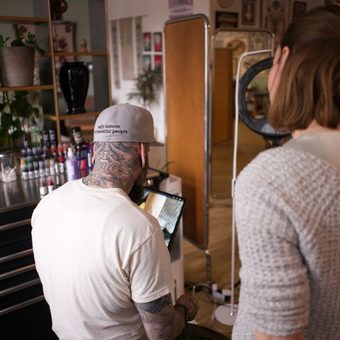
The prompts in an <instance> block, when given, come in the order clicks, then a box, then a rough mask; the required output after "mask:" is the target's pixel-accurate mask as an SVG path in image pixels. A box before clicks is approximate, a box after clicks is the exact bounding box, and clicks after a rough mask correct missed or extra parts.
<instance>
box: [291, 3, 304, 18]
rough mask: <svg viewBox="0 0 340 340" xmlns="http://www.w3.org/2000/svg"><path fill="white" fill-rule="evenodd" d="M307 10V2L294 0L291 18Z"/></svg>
mask: <svg viewBox="0 0 340 340" xmlns="http://www.w3.org/2000/svg"><path fill="white" fill-rule="evenodd" d="M306 12H307V3H306V2H303V1H294V2H293V10H292V20H294V19H297V18H298V17H300V16H302V15H304V14H305V13H306Z"/></svg>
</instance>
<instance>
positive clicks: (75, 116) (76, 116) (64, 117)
mask: <svg viewBox="0 0 340 340" xmlns="http://www.w3.org/2000/svg"><path fill="white" fill-rule="evenodd" d="M99 114H100V112H84V113H77V114H70V115H65V114H64V115H60V116H59V117H57V116H56V115H49V114H44V117H45V118H46V119H49V120H53V121H59V120H67V119H79V118H87V117H93V116H98V115H99Z"/></svg>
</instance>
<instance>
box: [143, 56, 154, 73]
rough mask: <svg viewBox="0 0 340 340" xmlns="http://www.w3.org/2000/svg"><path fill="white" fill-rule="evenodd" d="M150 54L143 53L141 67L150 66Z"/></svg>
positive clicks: (145, 68) (147, 67) (146, 67)
mask: <svg viewBox="0 0 340 340" xmlns="http://www.w3.org/2000/svg"><path fill="white" fill-rule="evenodd" d="M151 67H152V65H151V55H150V54H144V55H143V69H144V70H147V69H149V68H151Z"/></svg>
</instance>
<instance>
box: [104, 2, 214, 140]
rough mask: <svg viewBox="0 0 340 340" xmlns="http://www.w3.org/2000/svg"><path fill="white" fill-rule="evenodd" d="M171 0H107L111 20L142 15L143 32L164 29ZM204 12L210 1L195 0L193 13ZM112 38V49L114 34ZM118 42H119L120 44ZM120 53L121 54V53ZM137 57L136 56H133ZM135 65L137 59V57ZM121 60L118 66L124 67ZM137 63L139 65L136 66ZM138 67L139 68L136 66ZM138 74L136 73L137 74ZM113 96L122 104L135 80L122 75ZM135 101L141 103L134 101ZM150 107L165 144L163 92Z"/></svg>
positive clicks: (157, 134)
mask: <svg viewBox="0 0 340 340" xmlns="http://www.w3.org/2000/svg"><path fill="white" fill-rule="evenodd" d="M168 6H169V1H168V0H157V1H155V0H108V14H109V21H111V20H116V19H123V18H131V17H138V16H142V31H143V32H161V31H163V26H164V24H165V22H166V21H167V20H168V19H169V7H168ZM197 13H204V14H206V15H207V16H208V15H209V0H194V6H193V14H197ZM110 34H111V32H110ZM109 40H110V51H112V46H111V36H110V38H109ZM118 45H119V44H118ZM119 54H120V53H118V55H119ZM134 58H135V59H136V56H134ZM135 64H136V60H135ZM121 66H122V65H121V60H120V67H119V69H120V70H122V67H121ZM135 66H136V65H135ZM135 70H136V67H135ZM135 76H137V74H135ZM112 84H113V90H112V98H113V101H114V103H123V102H126V101H127V95H128V93H129V92H131V91H132V90H133V89H134V81H131V80H123V79H122V77H120V86H121V87H120V88H119V89H117V88H115V87H114V81H113V80H112ZM134 103H135V104H137V105H138V104H139V105H141V103H138V102H136V101H134ZM148 109H149V110H150V111H151V113H152V114H153V118H154V122H155V130H156V131H155V133H156V138H157V139H158V141H160V142H162V143H165V138H166V136H165V134H166V128H165V107H164V96H163V91H160V93H159V94H158V98H157V102H156V103H154V104H152V105H151V106H150V107H148Z"/></svg>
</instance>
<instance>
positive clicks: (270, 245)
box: [233, 5, 340, 340]
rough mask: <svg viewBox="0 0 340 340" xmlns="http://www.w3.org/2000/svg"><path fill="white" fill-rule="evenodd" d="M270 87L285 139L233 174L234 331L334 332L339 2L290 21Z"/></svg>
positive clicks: (338, 251) (338, 331)
mask: <svg viewBox="0 0 340 340" xmlns="http://www.w3.org/2000/svg"><path fill="white" fill-rule="evenodd" d="M268 89H269V93H270V99H271V108H270V112H269V121H270V123H271V124H272V126H273V127H274V128H276V129H278V130H281V131H287V132H290V133H291V134H292V137H293V138H292V139H291V140H290V141H288V142H287V143H286V144H284V145H283V146H281V147H277V148H273V149H270V150H267V151H265V152H263V153H261V154H260V155H259V156H257V157H256V159H255V160H254V161H252V162H251V163H250V164H249V165H248V166H247V167H246V168H245V169H244V170H243V171H242V173H241V174H240V176H239V177H238V179H237V183H236V192H235V198H236V203H235V204H236V205H235V212H236V227H237V234H238V242H239V250H240V258H241V263H242V267H241V271H240V278H241V292H240V301H239V310H238V315H237V318H236V323H235V326H234V330H233V339H242V340H246V339H254V338H255V339H257V340H258V339H272V340H274V339H282V340H283V339H285V340H286V339H287V340H288V339H291V340H293V339H318V340H322V339H331V340H332V339H340V298H339V291H340V155H339V152H340V7H338V6H336V5H333V6H324V7H319V8H315V9H313V10H311V11H310V12H308V13H307V14H306V15H305V16H304V17H302V18H299V19H298V20H296V21H294V22H293V23H292V24H291V25H290V26H289V27H288V29H287V31H286V33H285V34H284V35H283V37H282V40H281V43H280V46H279V47H278V48H277V50H276V53H275V58H274V61H273V66H272V68H271V71H270V74H269V80H268Z"/></svg>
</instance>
